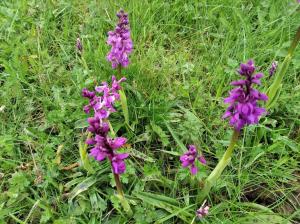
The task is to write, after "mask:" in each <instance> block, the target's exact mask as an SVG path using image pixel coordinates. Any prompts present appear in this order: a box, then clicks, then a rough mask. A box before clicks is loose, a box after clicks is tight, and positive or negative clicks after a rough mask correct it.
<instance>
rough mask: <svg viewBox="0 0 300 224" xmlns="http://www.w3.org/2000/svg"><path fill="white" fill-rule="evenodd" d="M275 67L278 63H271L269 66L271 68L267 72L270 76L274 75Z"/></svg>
mask: <svg viewBox="0 0 300 224" xmlns="http://www.w3.org/2000/svg"><path fill="white" fill-rule="evenodd" d="M277 66H278V62H277V61H273V62H272V64H271V68H270V70H269V74H270V76H272V75H274V73H275V72H276V70H277Z"/></svg>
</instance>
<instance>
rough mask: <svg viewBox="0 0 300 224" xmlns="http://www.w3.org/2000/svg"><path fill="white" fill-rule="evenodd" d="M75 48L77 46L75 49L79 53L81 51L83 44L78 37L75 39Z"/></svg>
mask: <svg viewBox="0 0 300 224" xmlns="http://www.w3.org/2000/svg"><path fill="white" fill-rule="evenodd" d="M76 48H77V50H78V51H79V52H80V53H82V51H83V46H82V44H81V41H80V38H77V40H76Z"/></svg>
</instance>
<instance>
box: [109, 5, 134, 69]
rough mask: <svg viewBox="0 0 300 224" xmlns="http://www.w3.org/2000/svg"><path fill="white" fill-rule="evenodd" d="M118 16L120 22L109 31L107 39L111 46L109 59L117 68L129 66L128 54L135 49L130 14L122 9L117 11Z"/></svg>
mask: <svg viewBox="0 0 300 224" xmlns="http://www.w3.org/2000/svg"><path fill="white" fill-rule="evenodd" d="M117 17H118V18H119V22H118V24H117V26H116V28H115V30H114V31H109V32H108V39H107V44H108V45H110V46H111V51H110V52H109V53H108V55H107V60H109V61H110V62H111V65H112V67H113V68H117V67H118V66H122V67H127V66H128V64H129V59H128V55H129V54H130V53H131V52H132V49H133V43H132V40H131V38H130V27H129V20H128V14H127V13H125V12H124V10H122V9H121V10H120V11H119V12H118V13H117Z"/></svg>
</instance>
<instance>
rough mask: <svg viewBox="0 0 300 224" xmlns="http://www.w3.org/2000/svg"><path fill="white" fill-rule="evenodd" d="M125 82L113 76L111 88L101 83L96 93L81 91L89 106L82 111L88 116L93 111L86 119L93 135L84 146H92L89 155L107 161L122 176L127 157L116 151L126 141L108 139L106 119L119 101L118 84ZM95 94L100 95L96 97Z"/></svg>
mask: <svg viewBox="0 0 300 224" xmlns="http://www.w3.org/2000/svg"><path fill="white" fill-rule="evenodd" d="M125 80H126V79H125V78H121V79H120V80H117V79H116V78H115V77H114V76H113V77H112V87H109V85H108V84H107V83H105V82H103V83H102V85H101V86H97V87H96V88H95V89H96V92H92V91H89V90H87V89H83V90H82V96H83V97H85V98H88V99H89V104H88V105H86V106H84V108H83V110H84V111H85V112H86V113H88V114H89V113H91V111H94V116H93V117H90V118H88V123H89V127H88V131H90V132H91V133H92V134H93V137H91V138H90V139H87V140H86V144H88V145H91V146H93V148H92V149H91V151H90V155H91V156H92V157H94V158H95V159H96V160H98V161H103V160H105V159H106V158H107V159H109V160H110V162H111V165H112V170H113V172H114V173H115V174H122V173H124V172H125V170H126V165H125V162H124V159H125V158H127V157H128V156H129V155H128V154H127V153H121V154H118V153H117V152H116V151H117V149H120V148H122V147H123V146H124V144H125V143H126V141H127V139H126V138H124V137H116V138H111V137H109V136H108V132H109V130H110V128H109V124H108V122H107V119H108V117H109V115H110V114H111V113H112V112H114V111H115V109H114V107H113V105H114V103H115V101H116V100H119V99H120V96H119V93H118V91H119V90H120V89H121V86H120V83H121V82H123V81H125ZM96 93H100V94H101V95H99V96H98V95H96Z"/></svg>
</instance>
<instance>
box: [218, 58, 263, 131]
mask: <svg viewBox="0 0 300 224" xmlns="http://www.w3.org/2000/svg"><path fill="white" fill-rule="evenodd" d="M238 72H239V74H240V75H241V76H244V77H245V79H242V80H238V81H234V82H232V83H231V85H232V86H237V88H235V89H233V90H231V91H230V95H229V97H227V98H225V99H224V102H225V103H228V104H229V107H228V108H227V110H226V112H225V113H224V115H223V118H224V119H225V118H229V119H230V120H229V123H230V125H231V126H233V127H234V128H235V129H236V130H237V131H240V130H241V129H242V128H243V127H244V126H246V125H250V124H257V123H258V120H259V118H260V117H261V116H262V115H263V114H264V113H265V112H266V110H265V108H262V107H259V106H258V101H259V100H262V101H266V100H268V97H267V96H266V95H265V94H263V93H261V92H259V91H258V90H256V89H254V88H252V84H257V85H260V84H261V83H260V79H261V78H262V77H263V74H262V73H257V74H254V72H255V66H254V62H253V61H252V60H249V61H248V62H247V63H246V64H241V66H240V69H239V70H238Z"/></svg>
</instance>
